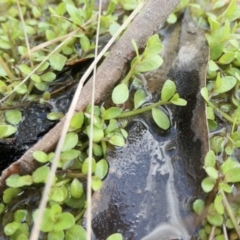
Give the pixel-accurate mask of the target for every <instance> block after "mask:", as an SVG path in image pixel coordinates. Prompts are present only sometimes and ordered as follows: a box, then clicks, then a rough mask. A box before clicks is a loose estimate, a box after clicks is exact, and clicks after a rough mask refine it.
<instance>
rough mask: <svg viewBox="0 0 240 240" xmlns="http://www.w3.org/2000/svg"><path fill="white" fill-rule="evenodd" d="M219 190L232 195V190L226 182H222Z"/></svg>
mask: <svg viewBox="0 0 240 240" xmlns="http://www.w3.org/2000/svg"><path fill="white" fill-rule="evenodd" d="M219 188H220V189H222V190H223V191H224V192H226V193H231V192H232V188H231V187H230V186H229V185H228V184H227V183H225V182H220V183H219Z"/></svg>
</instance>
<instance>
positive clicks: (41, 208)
mask: <svg viewBox="0 0 240 240" xmlns="http://www.w3.org/2000/svg"><path fill="white" fill-rule="evenodd" d="M144 5H145V1H142V2H141V3H140V4H139V5H138V7H137V8H136V9H135V10H134V11H133V12H132V13H131V15H130V16H129V17H128V18H127V20H126V21H125V22H124V23H123V24H122V26H121V27H120V28H119V29H118V31H117V32H116V33H115V35H114V36H113V37H112V38H111V39H110V41H109V42H108V44H107V45H106V46H105V47H104V48H103V50H102V51H101V52H100V53H99V55H98V56H97V58H96V59H95V60H94V61H93V63H92V64H91V65H90V67H89V68H88V69H87V71H86V72H85V73H84V75H83V76H82V78H81V80H80V82H79V85H78V87H77V89H76V92H75V94H74V97H73V100H72V103H71V106H70V108H69V111H68V113H67V114H66V121H65V122H64V125H63V129H62V134H61V136H60V139H59V142H58V144H57V148H56V151H55V156H54V159H53V162H52V166H51V170H50V173H49V176H48V180H47V182H46V185H45V187H44V190H43V194H42V198H41V201H40V205H39V212H38V215H37V219H36V221H35V223H34V225H33V229H32V232H31V235H30V240H37V239H38V236H39V232H40V226H41V224H42V218H43V212H44V209H45V208H46V205H47V200H48V194H49V192H50V189H51V186H52V182H53V179H54V176H55V172H56V170H57V165H58V161H59V158H60V154H61V149H62V146H63V143H64V139H65V136H66V134H67V131H68V127H69V124H70V121H71V118H72V116H73V114H74V110H75V106H76V104H77V102H78V98H79V95H80V93H81V90H82V87H83V83H84V82H85V81H86V79H87V78H88V76H89V75H90V73H91V72H92V70H93V68H94V66H95V65H96V64H97V63H98V61H99V60H100V59H101V58H102V56H103V55H104V53H105V52H106V51H107V50H108V48H109V47H110V46H111V45H112V43H113V42H114V41H115V40H116V39H117V37H118V36H119V35H120V33H121V32H122V31H123V30H124V29H125V28H126V27H127V26H128V24H129V23H130V22H131V21H132V20H133V19H134V17H135V16H136V15H137V14H138V12H139V11H140V10H141V9H142V7H143V6H144Z"/></svg>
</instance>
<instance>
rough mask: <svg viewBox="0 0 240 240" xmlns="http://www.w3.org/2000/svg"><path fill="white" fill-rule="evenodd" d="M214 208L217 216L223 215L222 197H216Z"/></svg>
mask: <svg viewBox="0 0 240 240" xmlns="http://www.w3.org/2000/svg"><path fill="white" fill-rule="evenodd" d="M214 208H215V209H216V211H217V212H218V213H219V214H221V215H222V214H223V213H224V208H223V203H222V196H221V195H217V196H216V197H215V199H214Z"/></svg>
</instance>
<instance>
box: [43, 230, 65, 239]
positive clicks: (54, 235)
mask: <svg viewBox="0 0 240 240" xmlns="http://www.w3.org/2000/svg"><path fill="white" fill-rule="evenodd" d="M56 239H57V240H64V231H51V232H49V233H48V238H47V240H56Z"/></svg>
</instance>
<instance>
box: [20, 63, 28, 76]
mask: <svg viewBox="0 0 240 240" xmlns="http://www.w3.org/2000/svg"><path fill="white" fill-rule="evenodd" d="M19 69H20V71H21V72H22V73H24V74H25V75H28V74H30V72H31V68H30V67H29V66H28V65H26V64H21V65H20V66H19Z"/></svg>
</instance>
